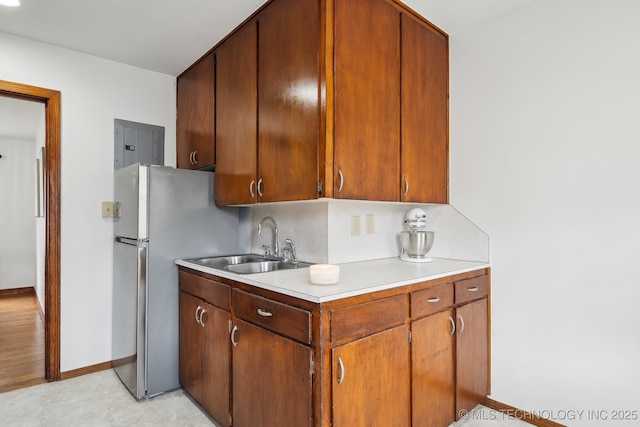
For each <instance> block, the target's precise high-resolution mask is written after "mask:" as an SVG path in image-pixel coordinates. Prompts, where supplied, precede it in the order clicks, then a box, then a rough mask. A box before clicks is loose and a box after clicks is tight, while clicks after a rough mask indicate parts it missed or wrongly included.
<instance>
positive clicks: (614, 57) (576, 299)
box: [450, 0, 640, 426]
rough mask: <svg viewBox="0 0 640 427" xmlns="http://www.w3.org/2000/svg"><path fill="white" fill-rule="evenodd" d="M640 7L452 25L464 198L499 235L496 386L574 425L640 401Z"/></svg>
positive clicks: (571, 2)
mask: <svg viewBox="0 0 640 427" xmlns="http://www.w3.org/2000/svg"><path fill="white" fill-rule="evenodd" d="M638 16H640V2H637V1H636V0H615V1H600V0H561V1H557V0H539V1H536V2H532V3H530V4H529V5H528V6H527V7H526V8H525V9H523V10H521V11H519V12H518V13H515V14H511V15H508V16H505V17H502V18H500V19H499V20H496V21H493V22H489V23H487V24H486V25H483V26H481V27H477V28H469V29H468V30H466V31H465V32H463V33H459V34H454V35H452V36H451V39H450V43H451V45H450V49H451V201H452V204H454V205H455V206H456V207H457V208H458V209H460V210H461V211H462V212H464V213H465V214H466V215H469V216H470V217H471V218H473V219H474V220H475V222H476V223H477V224H478V225H479V226H480V227H481V228H483V229H484V230H485V231H486V232H487V233H488V234H489V235H490V236H491V252H492V256H491V263H492V267H493V269H492V292H493V293H492V295H493V299H492V340H493V341H492V353H491V354H492V360H493V365H492V374H493V387H492V388H493V394H492V397H493V398H495V399H497V400H499V401H502V402H505V403H508V404H511V405H514V406H516V407H519V408H521V409H524V410H531V411H544V410H548V411H555V412H547V413H546V415H547V416H548V417H550V418H552V419H554V420H555V421H558V422H561V423H562V424H569V425H571V426H576V425H631V424H637V423H638V421H635V422H633V421H624V422H619V421H617V422H616V421H614V420H612V418H613V416H614V414H613V413H612V411H613V410H616V409H622V410H629V411H633V410H635V411H640V404H639V402H638V390H637V387H638V384H639V383H640V364H639V363H638V360H640V310H638V308H637V304H638V301H639V300H640V280H639V279H638V273H637V271H636V268H635V267H636V266H637V265H638V260H640V167H638V161H639V160H640V77H639V76H640V26H639V25H638V22H637V20H638ZM562 410H575V411H580V410H584V411H588V410H602V411H608V412H607V413H604V414H605V415H607V414H608V419H607V421H605V422H603V421H600V422H595V421H594V420H593V419H594V418H595V417H594V416H593V414H591V415H589V413H587V412H583V413H582V415H581V416H580V417H578V416H576V419H574V420H570V419H566V418H565V419H563V417H564V415H563V413H562V412H559V411H562ZM544 414H545V413H543V415H544ZM577 414H578V413H576V415H577ZM636 416H638V417H640V414H638V413H637V412H636ZM589 418H591V420H590V419H589Z"/></svg>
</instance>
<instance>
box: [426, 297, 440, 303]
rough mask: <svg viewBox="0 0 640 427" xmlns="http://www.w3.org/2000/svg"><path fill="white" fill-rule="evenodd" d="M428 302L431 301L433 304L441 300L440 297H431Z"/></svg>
mask: <svg viewBox="0 0 640 427" xmlns="http://www.w3.org/2000/svg"><path fill="white" fill-rule="evenodd" d="M427 302H430V303H432V304H433V303H436V302H440V297H435V298H429V299H428V300H427Z"/></svg>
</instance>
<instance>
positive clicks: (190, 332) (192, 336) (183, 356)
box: [178, 291, 204, 402]
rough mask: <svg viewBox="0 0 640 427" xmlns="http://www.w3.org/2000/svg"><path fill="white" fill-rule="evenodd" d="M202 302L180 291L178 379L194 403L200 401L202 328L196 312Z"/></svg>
mask: <svg viewBox="0 0 640 427" xmlns="http://www.w3.org/2000/svg"><path fill="white" fill-rule="evenodd" d="M203 305H204V303H203V301H202V300H200V299H199V298H196V297H194V296H193V295H190V294H188V293H186V292H182V291H180V297H179V337H178V346H179V352H180V353H179V354H180V362H179V379H180V385H181V386H182V388H183V389H184V390H185V391H186V392H187V393H189V394H190V395H191V397H193V398H194V399H195V400H196V401H198V402H200V401H201V400H202V339H203V334H202V326H200V324H199V323H198V322H197V321H196V311H198V314H199V310H198V308H200V310H201V309H202V306H203Z"/></svg>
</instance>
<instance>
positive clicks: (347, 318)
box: [331, 295, 407, 341]
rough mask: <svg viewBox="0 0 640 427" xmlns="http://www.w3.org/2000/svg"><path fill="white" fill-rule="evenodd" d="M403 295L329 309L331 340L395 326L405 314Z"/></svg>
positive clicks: (405, 305) (405, 304)
mask: <svg viewBox="0 0 640 427" xmlns="http://www.w3.org/2000/svg"><path fill="white" fill-rule="evenodd" d="M406 301H407V299H406V297H405V296H404V295H397V296H395V297H390V298H384V299H381V300H377V301H371V302H366V303H363V304H358V305H354V306H351V307H344V308H338V309H335V310H333V311H331V341H337V340H340V339H343V338H349V337H353V338H356V337H361V336H365V335H369V334H372V333H375V332H378V331H382V330H385V329H388V328H390V327H392V326H397V325H399V324H401V323H402V322H404V320H405V318H406V315H407V303H406Z"/></svg>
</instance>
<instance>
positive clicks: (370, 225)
mask: <svg viewBox="0 0 640 427" xmlns="http://www.w3.org/2000/svg"><path fill="white" fill-rule="evenodd" d="M365 221H366V223H365V224H366V225H365V232H366V233H367V234H373V233H374V232H375V227H374V221H373V214H367V216H366V219H365Z"/></svg>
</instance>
